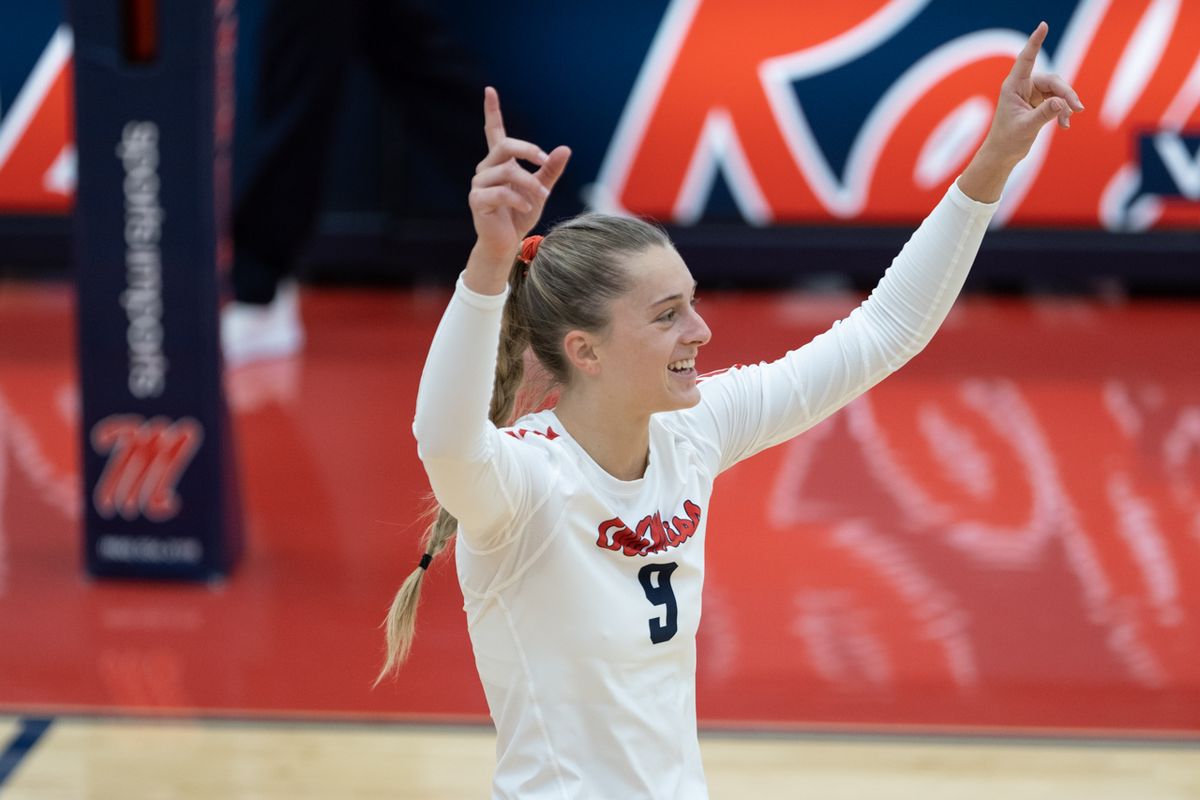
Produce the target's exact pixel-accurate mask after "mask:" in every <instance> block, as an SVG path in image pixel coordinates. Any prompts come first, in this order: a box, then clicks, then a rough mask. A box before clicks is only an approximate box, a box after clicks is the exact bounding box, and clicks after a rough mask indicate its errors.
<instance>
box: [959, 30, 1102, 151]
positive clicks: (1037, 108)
mask: <svg viewBox="0 0 1200 800" xmlns="http://www.w3.org/2000/svg"><path fill="white" fill-rule="evenodd" d="M1048 30H1049V26H1047V25H1046V23H1045V22H1043V23H1041V24H1039V25H1038V26H1037V28H1036V29H1035V30H1034V32H1033V34H1032V35H1031V36H1030V37H1029V41H1028V42H1026V43H1025V47H1024V49H1023V50H1021V54H1020V55H1018V56H1017V60H1016V62H1014V63H1013V66H1012V70H1011V71H1009V73H1008V77H1007V78H1005V79H1004V83H1003V84H1001V85H1000V96H999V98H997V100H996V114H995V116H994V117H993V118H992V127H991V130H989V131H988V135H987V138H986V139H985V140H984V143H983V146H984V147H990V148H992V151H993V152H994V153H995V155H996V156H997V157H998V158H999V159H1000V160H1002V161H1005V162H1008V163H1011V164H1013V165H1016V163H1017V162H1019V161H1020V160H1021V159H1022V158H1024V157H1025V156H1026V155H1027V154H1028V153H1029V149H1030V148H1031V147H1033V142H1034V140H1035V139H1036V138H1037V135H1038V132H1039V131H1041V129H1042V126H1044V125H1045V124H1046V123H1047V122H1050V121H1051V120H1054V119H1057V120H1058V126H1059V127H1060V128H1069V127H1071V115H1072V114H1074V113H1075V112H1076V111H1083V103H1081V102H1079V95H1077V94H1076V93H1075V90H1074V89H1072V88H1071V86H1070V85H1069V84H1068V83H1067V82H1066V81H1065V80H1063V79H1062V78H1061V77H1060V76H1058V75H1055V74H1053V73H1049V72H1039V73H1037V74H1034V71H1033V66H1034V62H1035V61H1036V60H1037V54H1038V52H1039V51H1040V50H1041V49H1042V42H1043V41H1045V40H1046V33H1047V31H1048Z"/></svg>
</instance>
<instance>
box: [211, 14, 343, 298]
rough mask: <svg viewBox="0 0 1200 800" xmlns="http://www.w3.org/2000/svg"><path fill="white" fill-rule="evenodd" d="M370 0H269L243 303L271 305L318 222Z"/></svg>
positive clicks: (244, 231)
mask: <svg viewBox="0 0 1200 800" xmlns="http://www.w3.org/2000/svg"><path fill="white" fill-rule="evenodd" d="M361 14H362V0H337V2H327V0H268V7H267V10H266V14H265V17H264V19H263V21H262V31H261V35H260V36H259V48H260V50H259V54H258V55H259V58H258V76H257V80H256V87H257V88H256V91H257V97H256V98H255V106H254V108H255V114H254V119H253V120H252V121H251V123H250V124H252V125H253V126H254V128H253V130H254V133H253V135H252V136H251V137H250V138H251V140H252V142H253V144H252V145H251V146H250V147H249V150H250V153H249V162H248V167H249V169H248V172H247V174H246V175H245V179H244V181H242V183H241V187H242V188H241V191H240V192H239V194H238V197H237V200H236V204H235V206H234V218H233V238H234V249H235V258H234V266H233V275H232V280H233V291H234V297H235V298H237V299H238V300H240V301H243V302H248V303H267V302H270V301H271V299H272V298H273V297H274V296H275V286H276V284H277V283H278V282H279V280H280V279H281V278H283V277H285V276H287V275H288V274H290V273H291V271H292V270H293V269H294V267H295V261H296V257H297V256H298V255H299V253H300V250H301V248H302V247H303V246H304V245H305V244H306V243H307V241H308V239H309V237H310V235H311V234H312V231H313V227H314V224H315V222H316V217H317V212H318V210H319V208H320V203H321V189H322V186H323V185H324V179H325V168H326V165H327V164H328V162H329V150H330V145H331V141H332V138H333V132H334V123H335V120H336V119H337V113H338V106H339V99H340V96H341V90H342V85H343V80H344V75H345V68H346V64H347V62H348V60H349V58H350V56H351V53H352V51H353V48H354V46H355V41H354V37H355V36H356V35H357V34H358V33H359V32H360V31H361Z"/></svg>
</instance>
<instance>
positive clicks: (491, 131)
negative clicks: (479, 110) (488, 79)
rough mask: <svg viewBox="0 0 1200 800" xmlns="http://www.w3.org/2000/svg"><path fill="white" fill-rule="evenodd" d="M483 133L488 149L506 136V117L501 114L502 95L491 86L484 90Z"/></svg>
mask: <svg viewBox="0 0 1200 800" xmlns="http://www.w3.org/2000/svg"><path fill="white" fill-rule="evenodd" d="M483 135H484V136H486V137H487V145H488V149H489V150H490V149H491V148H493V147H495V146H496V142H499V141H500V140H501V139H503V138H504V136H505V134H504V117H502V116H501V115H500V95H499V93H497V92H496V90H495V89H493V88H492V87H491V86H489V87H487V88H486V89H484V90H483Z"/></svg>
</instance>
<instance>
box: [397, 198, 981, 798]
mask: <svg viewBox="0 0 1200 800" xmlns="http://www.w3.org/2000/svg"><path fill="white" fill-rule="evenodd" d="M994 209H995V204H983V203H978V202H975V201H973V200H971V199H970V198H968V197H967V196H966V195H964V194H963V193H962V192H961V191H960V190H959V189H958V187H957V185H955V186H952V187H951V188H950V190H949V191H948V192H947V194H946V196H945V197H944V198H943V199H942V201H941V202H940V203H939V204H938V206H937V207H936V208H935V209H934V211H933V212H932V213H931V214H930V216H929V217H928V218H927V219H926V220H925V221H924V222H923V223H922V224H921V226H920V228H919V229H918V230H917V232H916V233H915V234H914V235H913V237H912V238H911V239H910V240H909V242H908V243H907V244H906V245H905V246H904V248H903V250H902V251H901V252H900V254H899V255H898V256H897V257H896V259H895V261H894V262H893V263H892V266H891V268H890V269H888V270H887V272H886V274H885V275H884V278H883V280H882V281H881V282H880V283H879V285H878V286H877V287H876V288H875V290H874V291H873V292H872V293H871V296H870V297H869V298H868V299H867V300H866V301H865V302H864V303H863V304H862V305H861V306H860V307H858V308H857V309H855V310H854V311H853V312H851V314H850V315H849V316H848V317H847V318H846V319H844V320H841V321H840V322H837V323H835V324H834V325H833V327H832V328H831V329H830V330H829V331H827V332H826V333H824V334H822V335H820V336H818V337H816V338H815V339H813V340H812V341H811V342H809V343H808V344H806V345H805V346H803V347H801V348H799V349H798V350H794V351H791V352H789V353H787V354H786V355H785V356H783V357H782V358H780V359H779V360H777V361H775V362H772V363H763V364H758V365H755V366H748V367H736V368H732V369H728V370H726V371H724V372H721V373H719V374H715V375H712V376H710V377H707V378H706V379H703V380H702V383H701V385H700V396H701V399H700V403H699V404H698V405H697V406H695V407H693V408H689V409H686V410H682V411H671V412H664V413H660V414H655V415H653V416H652V417H651V420H650V458H649V465H648V467H647V469H646V472H645V475H644V476H643V477H642V478H640V479H639V480H634V481H622V480H618V479H617V478H614V477H613V476H612V475H609V474H608V473H606V472H605V471H604V470H603V469H601V468H600V467H599V466H598V465H597V464H596V463H595V462H594V461H593V460H592V459H591V458H590V457H589V455H588V454H587V452H586V451H584V449H583V448H582V447H580V445H579V444H578V443H576V442H575V441H574V440H573V439H572V438H571V436H570V434H569V432H568V431H567V430H566V428H564V427H563V425H562V423H561V422H560V421H559V420H558V418H557V417H556V416H555V414H554V411H552V410H550V411H542V412H539V413H536V414H531V415H528V416H526V417H523V418H522V419H520V420H519V421H517V422H516V423H515V424H514V425H513V426H512V427H511V428H505V429H497V428H496V427H495V426H493V425H492V424H491V423H490V422H489V421H488V418H487V414H488V404H489V399H490V396H491V392H492V382H493V376H494V371H495V363H496V357H497V349H498V343H499V333H500V319H501V312H502V308H503V304H504V300H505V295H504V294H501V295H495V296H485V295H480V294H477V293H475V292H472V291H470V290H469V289H467V288H466V286H465V285H464V284H463V283H462V280H461V279H460V280H459V282H458V285H457V288H456V291H455V294H454V297H453V299H452V300H451V302H450V304H449V307H448V308H447V309H446V313H445V316H444V317H443V319H442V321H441V324H440V326H439V327H438V330H437V333H436V334H435V336H434V339H433V343H432V345H431V347H430V351H429V359H428V362H427V363H426V365H425V371H424V373H423V375H422V377H421V384H420V390H419V393H418V397H417V411H416V420H415V422H414V425H413V431H414V433H415V435H416V438H417V441H418V451H419V454H420V457H421V459H422V461H423V463H424V466H425V469H426V471H427V473H428V475H429V480H430V483H431V484H432V486H433V490H434V493H435V495H436V496H437V498H438V500H439V501H440V502H441V503H442V505H443V506H444V507H445V508H446V509H447V510H448V511H450V512H451V513H452V514H454V515H455V516H456V517H457V518H458V520H459V530H458V542H457V564H458V576H459V580H460V582H461V584H462V590H463V596H464V597H465V600H466V606H465V608H466V614H467V625H468V629H469V631H470V636H471V643H472V645H473V648H474V652H475V663H476V666H477V668H478V670H479V677H480V680H481V681H482V683H483V688H484V691H485V693H486V695H487V701H488V706H489V708H490V710H491V715H492V719H493V720H494V721H495V725H496V731H497V734H498V742H497V754H496V755H497V763H496V772H495V778H494V782H493V790H492V792H493V794H492V796H493V798H521V800H535V798H536V799H540V798H556V799H558V800H564V799H565V798H603V799H604V800H626V799H627V798H655V799H656V800H657V799H659V798H663V799H665V798H679V799H681V800H695V799H696V798H704V797H707V790H706V787H705V780H704V772H703V769H702V767H701V764H700V749H699V744H698V741H697V736H696V696H695V673H696V646H695V636H696V628H697V626H698V625H699V623H700V595H701V588H702V586H703V582H704V541H705V537H706V535H707V531H706V522H707V519H708V504H709V496H710V494H711V492H712V487H713V481H714V479H715V478H716V477H717V475H718V474H720V473H721V472H722V471H723V470H726V469H728V468H729V467H731V466H733V465H734V464H736V463H737V462H738V461H740V460H742V459H744V458H746V457H748V456H750V455H753V454H754V453H757V452H759V451H761V450H763V449H765V448H767V447H770V446H772V445H775V444H778V443H780V442H783V441H785V440H787V439H789V438H790V437H792V436H795V435H796V434H798V433H800V432H801V431H804V430H805V429H807V428H809V427H811V426H813V425H815V424H816V423H818V422H820V421H821V420H822V419H824V418H825V417H827V416H829V415H830V414H832V413H833V412H834V411H836V410H837V409H838V408H840V407H842V406H844V405H845V404H846V403H848V402H850V401H851V400H852V399H854V398H855V397H857V396H858V395H859V394H861V393H862V392H864V391H865V390H867V389H868V388H870V387H871V386H872V385H874V384H875V383H877V382H879V381H880V380H881V379H883V378H884V377H885V376H886V375H888V374H889V373H890V372H892V371H893V370H895V369H897V368H898V367H900V365H902V364H903V363H904V362H905V361H907V360H908V359H909V358H911V357H912V356H913V355H915V354H916V353H917V352H918V351H920V350H921V348H922V347H924V346H925V344H926V343H927V342H928V341H929V339H930V337H931V336H932V335H933V332H934V331H935V330H936V329H937V327H938V325H939V324H940V323H941V321H942V320H943V319H944V318H945V316H946V314H947V312H948V311H949V309H950V306H951V304H952V303H953V301H954V298H955V297H956V295H957V294H958V291H959V289H960V288H961V286H962V283H963V280H964V278H965V277H966V274H967V271H968V269H969V268H970V265H971V262H972V261H973V260H974V258H975V253H976V251H977V250H978V248H979V244H980V241H981V240H982V238H983V234H984V231H985V230H986V227H987V224H988V220H989V219H990V218H991V215H992V212H993V211H994ZM717 535H719V532H718V534H717Z"/></svg>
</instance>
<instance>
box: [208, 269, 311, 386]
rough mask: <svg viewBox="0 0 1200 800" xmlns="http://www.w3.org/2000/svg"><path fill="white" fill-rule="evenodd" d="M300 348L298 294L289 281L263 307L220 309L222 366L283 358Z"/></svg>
mask: <svg viewBox="0 0 1200 800" xmlns="http://www.w3.org/2000/svg"><path fill="white" fill-rule="evenodd" d="M303 347H304V325H303V324H302V323H301V322H300V293H299V291H298V290H297V288H296V284H295V282H293V281H287V282H285V283H281V284H279V287H278V288H277V289H276V290H275V299H274V300H272V301H271V302H270V303H267V304H266V305H256V304H253V303H239V302H237V301H234V302H232V303H229V304H228V305H226V306H225V308H223V309H221V350H222V352H223V353H224V355H225V364H226V366H230V367H233V366H237V365H239V364H246V363H249V362H251V361H266V360H268V359H273V358H287V357H288V356H292V355H295V354H296V353H298V352H300V350H301V349H302V348H303Z"/></svg>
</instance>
